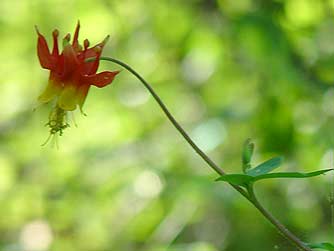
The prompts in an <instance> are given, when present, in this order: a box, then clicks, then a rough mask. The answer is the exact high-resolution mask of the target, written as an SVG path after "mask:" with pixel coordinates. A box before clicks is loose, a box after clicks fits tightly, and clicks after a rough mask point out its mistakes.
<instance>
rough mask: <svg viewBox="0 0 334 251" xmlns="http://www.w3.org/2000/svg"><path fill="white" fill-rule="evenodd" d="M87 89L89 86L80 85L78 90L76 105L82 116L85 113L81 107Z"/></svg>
mask: <svg viewBox="0 0 334 251" xmlns="http://www.w3.org/2000/svg"><path fill="white" fill-rule="evenodd" d="M89 88H90V85H81V86H80V87H79V88H78V104H79V107H80V111H81V112H82V113H83V114H85V113H84V112H83V110H82V107H83V105H84V103H85V101H86V97H87V94H88V91H89Z"/></svg>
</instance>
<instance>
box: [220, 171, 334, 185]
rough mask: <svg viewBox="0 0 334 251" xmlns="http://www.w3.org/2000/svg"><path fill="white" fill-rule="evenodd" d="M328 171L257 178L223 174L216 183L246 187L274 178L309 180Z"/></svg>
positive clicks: (237, 174) (273, 174)
mask: <svg viewBox="0 0 334 251" xmlns="http://www.w3.org/2000/svg"><path fill="white" fill-rule="evenodd" d="M329 171H333V169H324V170H319V171H314V172H310V173H299V172H280V173H267V174H262V175H258V176H251V175H247V174H239V173H235V174H225V175H223V176H221V177H219V178H218V179H216V181H225V182H228V183H231V184H233V185H237V186H247V185H248V184H249V183H251V182H256V181H258V180H265V179H276V178H297V179H302V178H310V177H314V176H319V175H321V174H324V173H327V172H329Z"/></svg>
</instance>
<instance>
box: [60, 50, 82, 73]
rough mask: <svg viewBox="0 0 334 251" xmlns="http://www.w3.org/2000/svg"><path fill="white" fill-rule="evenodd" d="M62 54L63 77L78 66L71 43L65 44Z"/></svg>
mask: <svg viewBox="0 0 334 251" xmlns="http://www.w3.org/2000/svg"><path fill="white" fill-rule="evenodd" d="M63 55H64V72H63V75H64V77H65V76H67V75H68V74H70V73H72V72H73V71H75V70H76V69H77V68H78V65H79V61H78V59H77V54H76V52H75V50H74V48H73V47H72V45H66V46H65V48H64V50H63Z"/></svg>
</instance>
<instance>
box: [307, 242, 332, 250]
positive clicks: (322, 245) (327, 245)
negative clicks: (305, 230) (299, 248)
mask: <svg viewBox="0 0 334 251" xmlns="http://www.w3.org/2000/svg"><path fill="white" fill-rule="evenodd" d="M307 246H308V247H309V248H319V249H322V250H329V251H334V245H333V244H332V243H329V242H323V243H310V244H307Z"/></svg>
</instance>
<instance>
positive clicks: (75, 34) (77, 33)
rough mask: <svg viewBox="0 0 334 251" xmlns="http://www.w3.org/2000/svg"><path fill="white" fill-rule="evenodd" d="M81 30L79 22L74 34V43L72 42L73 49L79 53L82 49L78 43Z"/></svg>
mask: <svg viewBox="0 0 334 251" xmlns="http://www.w3.org/2000/svg"><path fill="white" fill-rule="evenodd" d="M79 30H80V22H79V20H78V23H77V27H76V28H75V32H74V37H73V42H72V45H73V48H74V49H75V50H76V51H79V49H80V46H79V42H78V38H79Z"/></svg>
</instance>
